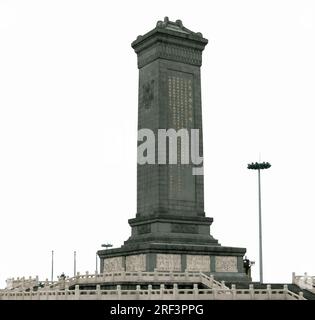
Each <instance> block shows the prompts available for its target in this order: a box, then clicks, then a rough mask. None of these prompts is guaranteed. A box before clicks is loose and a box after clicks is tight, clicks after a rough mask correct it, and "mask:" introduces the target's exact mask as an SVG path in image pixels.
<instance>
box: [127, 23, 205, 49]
mask: <svg viewBox="0 0 315 320" xmlns="http://www.w3.org/2000/svg"><path fill="white" fill-rule="evenodd" d="M156 37H158V38H159V40H160V41H163V40H164V41H166V42H172V40H171V39H172V38H173V39H174V38H177V39H178V41H181V42H182V44H184V43H183V42H189V43H191V45H192V46H193V47H195V46H197V47H199V48H200V49H201V50H202V49H203V48H204V46H205V45H206V44H207V43H208V40H207V39H205V38H203V37H202V34H201V33H200V32H193V31H191V30H189V29H187V28H186V27H184V25H183V23H182V21H181V20H176V21H175V22H173V21H170V20H169V18H168V17H165V18H164V20H163V21H161V20H159V21H158V22H157V23H156V27H155V28H154V29H152V30H151V31H149V32H147V33H146V34H144V35H139V36H138V37H137V39H136V40H135V41H133V42H132V44H131V46H132V47H133V48H134V49H135V50H136V47H138V46H140V47H142V45H143V43H144V42H147V41H146V40H151V41H152V38H156ZM185 40H186V41H185ZM151 41H149V42H151ZM141 49H143V48H141ZM136 51H138V50H136Z"/></svg>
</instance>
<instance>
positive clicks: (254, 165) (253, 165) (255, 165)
mask: <svg viewBox="0 0 315 320" xmlns="http://www.w3.org/2000/svg"><path fill="white" fill-rule="evenodd" d="M270 167H271V164H270V163H269V162H261V163H258V162H255V163H253V162H252V163H250V164H248V165H247V169H252V170H258V210H259V278H260V283H263V258H262V223H261V186H260V170H263V169H269V168H270Z"/></svg>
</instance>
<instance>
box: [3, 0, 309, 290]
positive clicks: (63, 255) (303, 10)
mask: <svg viewBox="0 0 315 320" xmlns="http://www.w3.org/2000/svg"><path fill="white" fill-rule="evenodd" d="M166 15H167V16H169V18H170V20H172V21H175V20H176V19H181V20H182V21H183V24H184V26H186V27H187V28H189V29H192V30H193V31H195V32H198V31H200V32H202V33H203V35H204V37H206V38H208V39H209V44H208V45H207V47H206V49H205V51H204V53H203V66H202V69H201V70H202V98H203V124H204V156H205V210H206V214H207V216H211V217H213V218H214V223H213V225H212V228H211V233H212V234H213V236H214V237H216V238H217V239H219V241H220V243H221V244H222V245H227V246H241V247H246V248H247V256H248V257H249V258H250V259H251V260H255V261H256V265H255V266H254V268H253V278H254V280H258V203H257V172H254V171H250V170H247V164H248V163H250V162H252V161H258V160H259V153H261V161H269V162H270V163H271V164H272V167H271V168H270V169H269V170H266V171H264V172H262V201H263V202H262V209H263V232H264V233H263V241H264V276H265V277H264V280H265V281H266V282H290V281H291V273H292V272H293V271H295V272H297V273H298V274H302V273H303V272H305V271H307V272H309V273H310V274H313V275H315V258H314V247H313V246H314V225H315V224H314V222H315V218H314V216H315V201H314V199H315V188H314V181H315V179H314V178H315V166H314V162H315V151H314V141H315V126H314V120H315V115H314V107H315V95H314V87H315V62H314V61H315V59H314V57H315V4H314V1H301V0H297V1H288V0H286V1H277V0H272V1H253V0H251V1H222V0H221V1H197V0H195V1H184V0H180V1H162V0H160V1H79V0H76V1H71V0H62V1H60V0H54V1H42V0H41V1H39V0H38V1H34V0H29V1H22V0H21V1H14V0H11V1H6V0H0V215H1V220H0V221H1V222H0V223H1V227H0V228H1V229H0V287H1V288H3V287H4V286H5V279H6V278H8V277H12V276H14V277H17V276H23V275H24V276H29V275H32V276H35V275H39V277H40V278H41V279H45V278H50V272H51V250H54V251H55V276H56V275H60V274H61V272H65V273H66V275H72V274H73V251H74V250H76V251H77V270H78V271H80V272H83V273H84V272H85V271H86V270H89V271H90V272H93V271H94V270H95V253H96V251H97V250H98V249H100V248H101V244H102V243H107V242H109V243H112V244H114V246H120V245H121V244H122V243H123V241H125V240H127V238H128V237H129V235H130V227H129V225H128V223H127V220H128V219H129V218H133V217H134V216H135V213H136V144H137V142H136V139H137V104H138V101H137V99H138V93H137V91H138V70H137V64H136V54H135V53H134V52H133V50H132V48H131V47H130V44H131V42H132V41H133V40H135V39H136V37H137V35H139V34H144V33H146V32H147V31H150V30H151V29H152V28H154V27H155V24H156V22H157V20H163V18H164V16H166Z"/></svg>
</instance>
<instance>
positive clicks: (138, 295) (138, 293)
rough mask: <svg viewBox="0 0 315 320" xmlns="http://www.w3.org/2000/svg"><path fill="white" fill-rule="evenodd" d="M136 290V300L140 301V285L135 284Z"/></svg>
mask: <svg viewBox="0 0 315 320" xmlns="http://www.w3.org/2000/svg"><path fill="white" fill-rule="evenodd" d="M136 290H137V295H136V299H137V300H139V299H140V285H139V284H137V287H136Z"/></svg>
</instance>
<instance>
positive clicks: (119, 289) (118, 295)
mask: <svg viewBox="0 0 315 320" xmlns="http://www.w3.org/2000/svg"><path fill="white" fill-rule="evenodd" d="M116 290H117V297H118V300H121V285H120V284H118V285H117V288H116Z"/></svg>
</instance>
